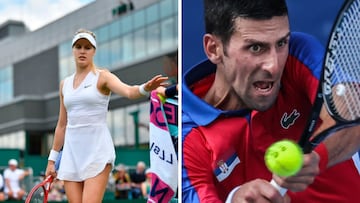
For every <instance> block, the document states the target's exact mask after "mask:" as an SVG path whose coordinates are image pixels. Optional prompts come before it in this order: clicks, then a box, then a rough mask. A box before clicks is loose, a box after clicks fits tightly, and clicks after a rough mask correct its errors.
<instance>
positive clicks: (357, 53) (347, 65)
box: [327, 1, 360, 120]
mask: <svg viewBox="0 0 360 203" xmlns="http://www.w3.org/2000/svg"><path fill="white" fill-rule="evenodd" d="M359 33H360V5H359V2H358V1H354V2H353V3H352V4H351V5H350V7H349V9H347V12H346V13H344V14H343V19H342V21H341V22H340V23H339V24H338V25H337V29H336V32H335V33H334V34H335V35H336V39H335V40H336V42H334V43H336V45H335V46H332V47H331V48H332V50H331V52H332V56H331V58H332V61H333V64H331V65H332V67H334V70H333V72H332V74H330V77H331V79H330V81H331V82H332V84H333V88H332V90H333V91H332V95H331V96H332V98H331V99H330V101H328V102H327V103H328V105H330V109H333V110H335V111H336V112H335V114H337V116H340V117H341V118H342V119H345V120H355V119H358V118H360V107H359V105H358V104H359V103H360V35H359Z"/></svg>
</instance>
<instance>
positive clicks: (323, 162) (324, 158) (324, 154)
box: [314, 143, 329, 173]
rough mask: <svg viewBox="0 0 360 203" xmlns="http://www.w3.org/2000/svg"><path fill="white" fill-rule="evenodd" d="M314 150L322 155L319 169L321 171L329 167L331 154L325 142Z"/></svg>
mask: <svg viewBox="0 0 360 203" xmlns="http://www.w3.org/2000/svg"><path fill="white" fill-rule="evenodd" d="M314 150H315V152H316V153H317V154H318V155H319V156H320V161H319V169H320V173H321V172H323V171H324V170H325V169H326V168H327V165H328V161H329V154H328V151H327V149H326V146H325V144H324V143H320V144H319V145H318V146H317V147H316V148H315V149H314Z"/></svg>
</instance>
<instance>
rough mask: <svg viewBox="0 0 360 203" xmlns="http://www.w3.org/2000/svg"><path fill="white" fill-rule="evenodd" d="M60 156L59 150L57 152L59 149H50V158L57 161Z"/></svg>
mask: <svg viewBox="0 0 360 203" xmlns="http://www.w3.org/2000/svg"><path fill="white" fill-rule="evenodd" d="M58 156H59V152H57V151H55V150H53V149H52V150H50V154H49V158H48V160H49V161H54V162H55V161H56V160H57V158H58Z"/></svg>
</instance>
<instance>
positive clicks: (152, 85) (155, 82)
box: [144, 75, 169, 92]
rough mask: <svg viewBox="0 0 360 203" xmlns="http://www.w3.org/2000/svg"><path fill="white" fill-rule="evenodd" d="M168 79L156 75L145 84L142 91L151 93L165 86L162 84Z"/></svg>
mask: <svg viewBox="0 0 360 203" xmlns="http://www.w3.org/2000/svg"><path fill="white" fill-rule="evenodd" d="M168 79H169V78H168V77H165V76H162V75H156V76H155V77H153V78H152V79H151V80H149V81H147V82H146V83H145V86H144V89H145V91H147V92H151V91H152V90H154V89H156V88H157V87H159V86H164V85H166V83H164V82H165V81H166V80H168Z"/></svg>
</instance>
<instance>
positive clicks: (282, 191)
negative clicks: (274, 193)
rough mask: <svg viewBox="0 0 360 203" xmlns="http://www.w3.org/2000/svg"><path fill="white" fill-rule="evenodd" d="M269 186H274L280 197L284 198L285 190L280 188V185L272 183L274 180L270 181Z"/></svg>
mask: <svg viewBox="0 0 360 203" xmlns="http://www.w3.org/2000/svg"><path fill="white" fill-rule="evenodd" d="M270 184H271V185H272V186H274V187H275V188H276V189H277V190H278V191H279V192H280V194H281V196H284V195H285V193H286V192H287V189H286V188H283V187H281V186H280V185H278V184H277V183H276V182H275V181H274V179H272V180H271V181H270Z"/></svg>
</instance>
